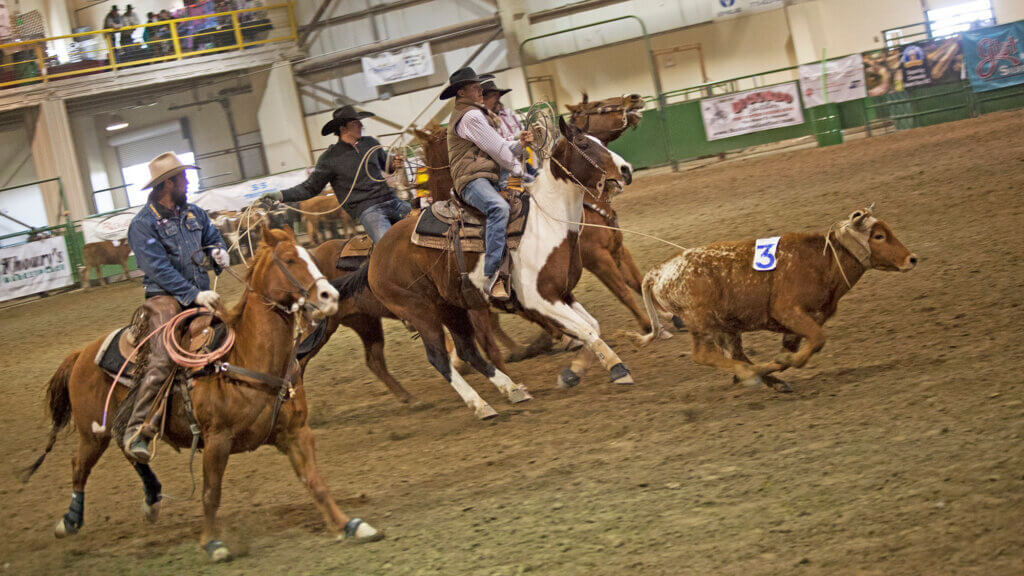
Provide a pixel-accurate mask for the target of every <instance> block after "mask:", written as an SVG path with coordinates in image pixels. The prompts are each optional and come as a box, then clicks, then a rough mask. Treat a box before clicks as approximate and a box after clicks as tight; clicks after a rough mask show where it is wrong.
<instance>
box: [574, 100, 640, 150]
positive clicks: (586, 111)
mask: <svg viewBox="0 0 1024 576" xmlns="http://www.w3.org/2000/svg"><path fill="white" fill-rule="evenodd" d="M566 108H568V109H569V112H570V120H569V121H570V122H571V123H572V124H573V125H575V126H576V127H577V128H579V129H580V130H586V131H587V134H590V135H591V136H596V137H597V139H598V140H600V141H601V142H603V143H604V145H605V146H607V145H608V143H609V142H611V141H613V140H615V139H616V138H618V137H619V136H622V133H623V132H625V131H626V130H628V129H630V128H635V127H636V126H637V125H638V124H640V119H641V118H642V117H643V109H644V99H643V97H642V96H640V95H639V94H627V95H625V96H615V97H613V98H605V99H604V100H595V101H594V102H591V101H590V99H589V97H588V96H587V93H586V92H584V93H583V101H582V102H580V103H579V104H569V105H568V106H566Z"/></svg>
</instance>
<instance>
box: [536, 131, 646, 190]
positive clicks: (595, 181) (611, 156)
mask: <svg viewBox="0 0 1024 576" xmlns="http://www.w3.org/2000/svg"><path fill="white" fill-rule="evenodd" d="M558 130H559V132H561V133H562V139H561V140H559V141H558V143H557V144H555V147H554V149H553V150H552V153H551V157H552V159H553V160H556V161H557V163H555V164H553V165H552V166H551V174H552V175H553V176H555V178H559V179H563V180H565V179H567V180H575V181H576V182H579V183H580V184H582V185H583V186H584V187H586V188H587V189H589V190H596V191H597V194H598V196H601V197H603V198H607V199H610V198H612V197H614V196H615V195H617V194H618V193H619V192H621V191H622V190H623V188H625V186H626V185H627V184H629V183H631V182H632V181H633V166H632V165H631V164H630V163H629V162H626V161H625V160H624V159H623V158H622V156H619V155H618V154H616V153H615V152H612V151H611V150H609V149H608V147H607V146H605V145H604V144H603V143H602V142H601V140H599V139H598V138H597V137H595V136H592V135H590V134H588V133H587V132H586V131H585V130H583V129H580V128H578V127H576V126H575V125H573V124H570V123H567V122H566V121H565V119H563V118H559V119H558Z"/></svg>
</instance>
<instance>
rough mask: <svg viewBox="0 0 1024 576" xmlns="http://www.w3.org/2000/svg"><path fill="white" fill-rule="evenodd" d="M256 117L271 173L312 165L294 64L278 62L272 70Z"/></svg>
mask: <svg viewBox="0 0 1024 576" xmlns="http://www.w3.org/2000/svg"><path fill="white" fill-rule="evenodd" d="M256 117H257V120H258V121H259V126H260V136H261V138H262V139H263V150H264V152H265V153H266V158H267V168H268V169H269V170H270V173H271V174H274V173H277V172H285V171H288V170H295V169H297V168H305V167H307V166H310V165H312V164H313V159H312V158H311V156H310V152H309V149H310V147H309V137H308V135H307V134H306V122H305V121H304V120H303V118H302V105H301V103H300V102H299V92H298V90H297V89H296V86H295V78H294V77H293V76H292V67H291V64H289V63H287V62H278V63H276V64H275V65H274V66H273V67H272V68H271V69H270V74H269V75H268V77H267V88H266V90H265V91H264V92H263V100H262V101H261V102H260V109H259V112H257V115H256Z"/></svg>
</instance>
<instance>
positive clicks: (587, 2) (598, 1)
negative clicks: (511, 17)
mask: <svg viewBox="0 0 1024 576" xmlns="http://www.w3.org/2000/svg"><path fill="white" fill-rule="evenodd" d="M625 1H626V0H582V2H574V3H572V4H566V5H565V6H558V7H557V8H549V9H547V10H541V11H539V12H531V13H530V14H528V15H527V17H528V18H529V19H530V24H537V23H539V22H547V21H548V20H554V19H555V18H564V17H566V16H572V15H573V14H578V13H580V12H586V11H587V10H594V9H596V8H604V7H605V6H611V5H612V4H620V3H622V2H625Z"/></svg>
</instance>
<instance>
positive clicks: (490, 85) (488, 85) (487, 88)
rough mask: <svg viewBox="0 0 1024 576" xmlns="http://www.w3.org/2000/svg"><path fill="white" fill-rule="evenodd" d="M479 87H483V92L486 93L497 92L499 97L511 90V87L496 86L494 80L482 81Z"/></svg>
mask: <svg viewBox="0 0 1024 576" xmlns="http://www.w3.org/2000/svg"><path fill="white" fill-rule="evenodd" d="M480 88H482V89H483V91H484V94H487V93H488V92H497V93H498V97H499V98H500V97H502V96H504V95H505V94H508V93H509V92H511V91H512V89H511V88H498V85H497V84H495V83H494V80H488V81H487V82H484V83H483V84H481V85H480Z"/></svg>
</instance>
